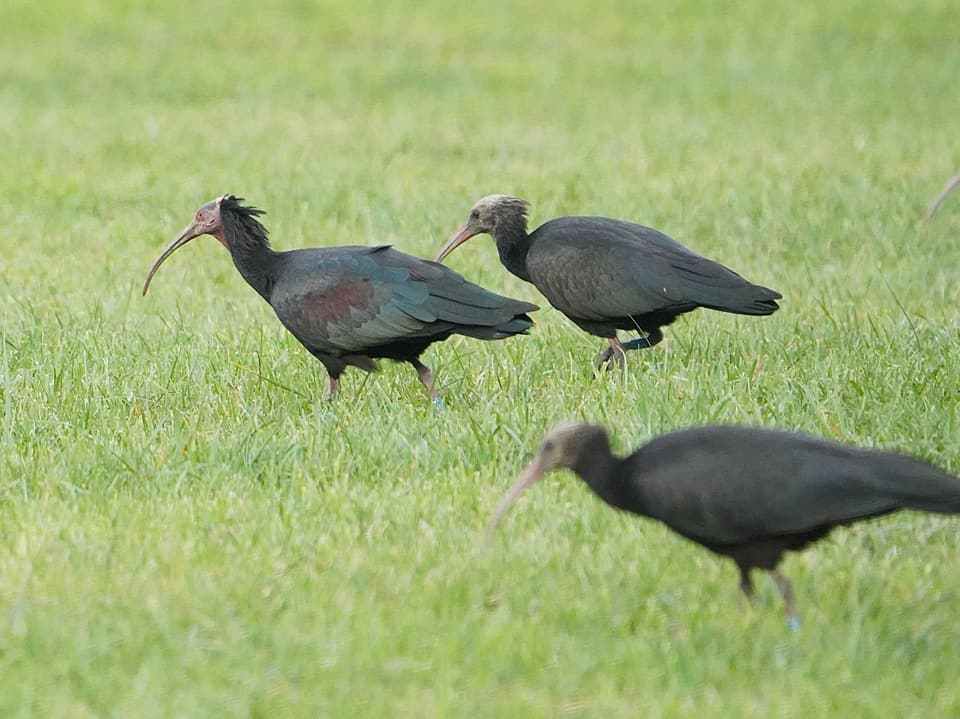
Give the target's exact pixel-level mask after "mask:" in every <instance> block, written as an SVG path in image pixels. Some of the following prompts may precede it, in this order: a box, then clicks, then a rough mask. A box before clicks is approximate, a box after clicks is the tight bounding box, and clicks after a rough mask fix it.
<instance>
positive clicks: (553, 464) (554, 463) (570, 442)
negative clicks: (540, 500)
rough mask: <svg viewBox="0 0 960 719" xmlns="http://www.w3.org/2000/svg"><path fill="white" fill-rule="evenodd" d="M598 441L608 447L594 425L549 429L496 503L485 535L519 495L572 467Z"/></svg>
mask: <svg viewBox="0 0 960 719" xmlns="http://www.w3.org/2000/svg"><path fill="white" fill-rule="evenodd" d="M598 440H600V441H602V443H603V444H604V445H608V439H607V431H606V430H605V429H604V428H603V427H599V426H597V425H594V424H583V423H581V422H563V423H561V424H558V425H557V426H556V427H554V428H553V429H551V430H550V431H549V432H548V433H547V436H546V437H544V438H543V441H542V442H541V443H540V449H539V450H537V456H536V457H534V458H533V461H531V462H530V464H528V465H527V466H526V467H524V469H523V471H522V472H521V473H520V476H519V477H517V481H516V482H514V484H513V486H512V487H510V490H509V491H508V492H507V493H506V494H505V495H504V497H503V499H502V500H500V504H498V505H497V508H496V510H494V513H493V517H491V519H490V522H489V523H488V524H487V534H488V535H490V534H492V533H493V531H494V530H495V529H496V528H497V525H499V524H500V521H501V520H502V519H503V518H504V517H505V516H506V514H507V512H508V511H510V507H512V506H513V504H514V502H516V501H517V500H518V499H519V498H520V495H522V494H523V493H524V492H526V491H527V490H528V489H529V488H530V487H532V486H533V485H534V484H536V483H537V482H538V481H539V480H540V479H542V478H543V477H544V476H545V475H546V474H548V473H549V472H552V471H553V470H555V469H563V468H565V467H569V468H572V467H575V466H576V465H577V463H578V461H579V460H580V458H581V457H582V456H583V453H584V451H585V450H586V449H587V448H588V447H590V446H593V445H595V443H596V442H597V441H598Z"/></svg>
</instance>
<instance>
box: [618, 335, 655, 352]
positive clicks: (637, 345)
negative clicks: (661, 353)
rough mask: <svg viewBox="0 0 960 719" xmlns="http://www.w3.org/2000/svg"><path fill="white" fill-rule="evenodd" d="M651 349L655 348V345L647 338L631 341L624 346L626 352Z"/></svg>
mask: <svg viewBox="0 0 960 719" xmlns="http://www.w3.org/2000/svg"><path fill="white" fill-rule="evenodd" d="M650 347H653V344H652V343H651V342H650V340H648V339H647V338H646V337H637V339H635V340H630V341H629V342H626V343H625V344H624V345H623V349H625V350H645V349H648V348H650Z"/></svg>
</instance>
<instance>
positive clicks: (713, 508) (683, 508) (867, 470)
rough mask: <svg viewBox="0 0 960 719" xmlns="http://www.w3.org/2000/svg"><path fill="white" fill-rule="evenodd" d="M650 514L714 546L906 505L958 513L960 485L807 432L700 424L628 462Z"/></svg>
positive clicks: (911, 462) (908, 461) (886, 455)
mask: <svg viewBox="0 0 960 719" xmlns="http://www.w3.org/2000/svg"><path fill="white" fill-rule="evenodd" d="M624 472H625V473H628V474H629V476H630V477H631V482H632V483H633V485H634V486H633V490H634V492H635V493H636V494H637V495H638V498H639V499H638V502H639V504H640V505H641V506H642V507H643V513H644V514H647V515H649V516H652V517H654V518H657V519H660V520H662V521H664V522H665V523H666V524H668V525H670V526H671V527H672V528H674V529H675V530H676V531H678V532H680V533H682V534H684V535H686V536H688V537H691V538H694V539H697V540H698V541H701V542H703V543H706V544H713V545H735V544H738V543H742V542H745V541H750V540H755V539H757V538H762V537H776V536H784V535H790V534H796V533H804V532H808V531H810V530H811V529H816V528H822V527H827V528H829V527H831V526H834V525H838V524H846V523H849V522H853V521H856V520H858V519H863V518H867V517H871V516H877V515H881V514H886V513H888V512H891V511H895V510H898V509H919V510H925V511H931V512H944V513H960V479H957V478H956V477H953V476H951V475H949V474H946V473H944V472H942V471H940V470H939V469H937V468H935V467H932V466H930V465H928V464H926V463H924V462H921V461H919V460H916V459H913V458H912V457H907V456H904V455H899V454H894V453H890V452H881V451H876V450H866V449H859V448H855V447H849V446H846V445H842V444H838V443H835V442H829V441H826V440H822V439H818V438H815V437H810V436H807V435H801V434H795V433H789V432H781V431H774V430H762V429H751V428H743V427H701V428H696V429H690V430H684V431H681V432H675V433H672V434H668V435H664V436H662V437H659V438H657V439H655V440H653V441H652V442H650V443H649V444H647V445H645V446H644V447H642V448H641V449H640V450H638V451H637V452H636V453H635V454H633V455H632V456H631V457H629V458H628V459H627V460H625V461H624Z"/></svg>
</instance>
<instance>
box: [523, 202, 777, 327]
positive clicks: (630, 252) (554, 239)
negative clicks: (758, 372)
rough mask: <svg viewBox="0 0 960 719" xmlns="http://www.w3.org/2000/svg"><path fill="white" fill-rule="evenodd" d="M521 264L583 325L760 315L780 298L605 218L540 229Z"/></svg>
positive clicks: (642, 230)
mask: <svg viewBox="0 0 960 719" xmlns="http://www.w3.org/2000/svg"><path fill="white" fill-rule="evenodd" d="M526 263H527V270H528V273H529V275H530V277H531V280H532V281H533V283H534V284H535V285H536V286H537V288H538V289H540V291H541V292H543V294H544V295H545V296H546V297H547V299H549V300H550V303H551V304H552V305H553V306H554V307H556V308H557V309H559V310H560V311H561V312H563V313H564V314H567V315H568V316H570V317H571V318H581V319H585V320H594V321H602V320H607V319H611V318H622V317H628V316H632V317H636V316H639V315H644V314H648V313H655V312H661V313H663V312H666V313H670V312H673V313H675V314H680V313H683V312H689V311H690V310H692V309H695V308H696V307H708V308H711V309H715V310H720V311H724V312H734V313H739V314H755V315H764V314H770V313H772V312H774V311H775V310H776V309H777V308H778V305H777V303H776V301H775V300H777V299H779V298H780V294H779V293H777V292H775V291H774V290H770V289H768V288H766V287H761V286H759V285H754V284H752V283H750V282H748V281H747V280H745V279H744V278H743V277H741V276H740V275H738V274H737V273H735V272H733V271H732V270H729V269H727V268H726V267H724V266H723V265H720V264H718V263H716V262H713V261H712V260H709V259H707V258H705V257H702V256H700V255H698V254H696V253H695V252H692V251H691V250H689V249H687V248H686V247H684V246H683V245H681V244H680V243H679V242H676V241H675V240H673V239H671V238H670V237H668V236H667V235H664V234H663V233H661V232H658V231H657V230H655V229H653V228H650V227H645V226H643V225H637V224H634V223H631V222H624V221H622V220H614V219H610V218H606V217H560V218H557V219H555V220H551V221H549V222H546V223H544V224H543V225H541V226H540V227H539V228H537V229H536V230H535V231H534V232H533V233H532V234H531V235H530V238H529V248H528V251H527V258H526ZM664 324H666V323H664Z"/></svg>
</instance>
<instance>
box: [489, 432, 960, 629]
mask: <svg viewBox="0 0 960 719" xmlns="http://www.w3.org/2000/svg"><path fill="white" fill-rule="evenodd" d="M564 467H566V468H570V469H572V470H573V471H574V472H575V473H576V474H577V475H578V476H579V477H580V478H581V479H582V480H583V481H584V482H586V483H587V485H588V486H589V487H590V489H592V490H593V491H594V492H595V493H596V494H597V495H598V496H599V497H600V498H601V499H602V500H603V501H604V502H606V503H607V504H609V505H610V506H612V507H615V508H617V509H622V510H624V511H627V512H632V513H634V514H638V515H641V516H645V517H650V518H652V519H657V520H660V521H661V522H663V523H664V524H666V525H667V526H668V527H669V528H670V529H672V530H673V531H675V532H677V533H678V534H681V535H683V536H684V537H686V538H687V539H690V540H692V541H694V542H697V543H698V544H701V545H703V546H704V547H706V548H707V549H710V550H712V551H713V552H715V553H717V554H720V555H723V556H727V557H730V558H731V559H733V561H734V562H736V564H737V566H738V567H739V569H740V587H741V589H742V590H743V592H744V593H745V594H746V595H747V596H748V597H749V596H751V595H752V594H753V583H752V581H751V578H750V572H751V570H753V569H764V570H766V571H767V572H769V573H770V576H771V577H772V578H773V581H774V583H775V584H776V586H777V589H778V590H779V592H780V594H781V596H782V597H783V601H784V606H785V609H786V612H787V616H788V619H789V620H790V621H791V626H794V625H795V622H796V616H795V609H794V599H793V591H792V589H791V586H790V582H789V581H788V580H787V578H786V577H785V576H783V574H781V573H780V572H779V571H778V570H777V565H778V564H779V563H780V560H781V558H782V556H783V554H784V552H786V551H789V550H793V551H798V550H801V549H803V548H804V547H806V546H807V545H808V544H810V543H812V542H815V541H817V540H818V539H821V538H823V537H825V536H826V535H827V534H828V533H829V532H830V531H831V530H832V529H833V528H834V527H838V526H842V525H845V524H852V523H854V522H857V521H860V520H864V519H869V518H871V517H879V516H881V515H884V514H889V513H890V512H895V511H897V510H901V509H915V510H920V511H924V512H938V513H943V514H958V513H960V479H958V478H957V477H954V476H952V475H949V474H946V473H945V472H942V471H940V470H939V469H937V468H936V467H932V466H930V465H929V464H926V463H924V462H921V461H919V460H916V459H913V458H912V457H908V456H905V455H901V454H895V453H892V452H883V451H878V450H872V449H861V448H857V447H850V446H847V445H843V444H838V443H836V442H829V441H827V440H824V439H819V438H816V437H811V436H808V435H803V434H797V433H793V432H782V431H776V430H768V429H755V428H745V427H723V426H718V427H710V426H708V427H697V428H693V429H687V430H683V431H679V432H673V433H670V434H665V435H663V436H660V437H657V438H655V439H653V440H652V441H650V442H649V443H647V444H646V445H644V446H643V447H641V448H640V449H638V450H637V451H636V452H634V453H633V454H631V455H630V456H628V457H617V456H615V455H614V454H613V453H612V452H611V451H610V443H609V440H608V437H607V432H606V430H605V429H604V428H603V427H598V426H594V425H587V424H577V423H565V424H561V425H558V426H557V427H554V428H553V429H552V430H551V431H550V432H549V433H548V434H547V436H546V437H545V438H544V440H543V443H542V444H541V445H540V450H539V451H538V453H537V456H536V457H535V458H534V460H533V461H532V462H531V463H530V464H529V465H528V466H527V467H526V468H525V469H524V470H523V472H522V473H521V474H520V476H519V478H518V479H517V481H516V482H515V484H514V485H513V486H512V487H511V489H510V490H509V492H508V493H507V494H506V495H505V496H504V498H503V500H502V501H501V502H500V504H499V505H498V507H497V508H496V510H495V511H494V513H493V516H492V518H491V520H490V522H489V524H488V534H489V533H492V532H493V530H494V529H496V527H497V525H498V524H499V523H500V521H501V520H502V519H503V517H504V516H505V515H506V513H507V511H508V510H509V509H510V507H511V506H512V505H513V503H514V502H516V500H517V499H518V498H519V497H520V495H521V494H523V493H524V492H525V491H526V490H527V489H528V488H529V487H531V486H532V485H533V484H535V483H536V482H537V481H538V480H539V479H540V478H541V477H543V476H544V475H545V474H546V473H548V472H550V471H552V470H555V469H560V468H564Z"/></svg>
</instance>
